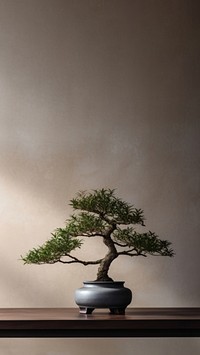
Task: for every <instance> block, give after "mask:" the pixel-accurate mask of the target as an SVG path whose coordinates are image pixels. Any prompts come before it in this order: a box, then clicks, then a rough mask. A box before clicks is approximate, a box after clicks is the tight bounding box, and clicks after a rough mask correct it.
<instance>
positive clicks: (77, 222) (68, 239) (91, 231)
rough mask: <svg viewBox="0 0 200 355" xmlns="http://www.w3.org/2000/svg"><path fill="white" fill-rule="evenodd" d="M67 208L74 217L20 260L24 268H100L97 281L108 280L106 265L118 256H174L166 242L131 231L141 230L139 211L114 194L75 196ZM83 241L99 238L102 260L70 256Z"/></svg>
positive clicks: (149, 235) (94, 193) (105, 191)
mask: <svg viewBox="0 0 200 355" xmlns="http://www.w3.org/2000/svg"><path fill="white" fill-rule="evenodd" d="M70 205H71V206H72V207H73V210H74V214H73V215H72V216H71V217H70V218H69V219H68V220H67V221H66V225H65V227H64V228H58V229H56V231H55V232H54V233H52V238H51V239H49V240H48V241H47V242H46V243H44V244H43V245H42V246H39V247H38V248H34V249H32V250H30V251H29V252H28V253H27V254H26V255H25V256H24V257H22V260H23V261H24V263H25V264H44V263H46V264H53V263H56V262H62V263H68V264H70V263H74V262H77V263H81V264H83V265H95V264H100V266H99V269H98V273H97V280H108V279H110V277H109V276H108V270H109V267H110V264H111V263H112V262H113V260H114V259H116V258H117V257H118V256H120V255H126V256H139V255H142V256H147V254H150V255H161V256H170V257H171V256H173V255H174V252H173V250H172V249H171V243H170V242H169V241H167V240H161V239H160V238H159V237H158V236H157V235H156V234H155V233H153V232H151V231H148V232H146V233H138V232H137V231H136V230H135V225H142V226H144V216H143V211H142V210H141V209H137V208H135V207H134V206H132V205H130V204H128V203H127V202H125V201H122V200H121V199H120V198H118V197H116V196H115V190H111V189H100V190H93V191H92V192H85V191H83V192H79V193H78V194H77V195H76V197H75V198H73V199H72V200H71V201H70ZM120 226H122V227H120ZM85 237H87V238H92V237H99V238H102V241H103V243H104V244H105V245H106V246H107V248H108V253H107V254H106V255H105V257H104V258H102V259H97V260H92V261H84V260H80V259H78V258H76V257H75V256H74V255H72V254H71V252H72V251H74V250H76V249H77V248H80V247H81V245H82V243H83V239H82V238H85ZM79 238H81V239H79Z"/></svg>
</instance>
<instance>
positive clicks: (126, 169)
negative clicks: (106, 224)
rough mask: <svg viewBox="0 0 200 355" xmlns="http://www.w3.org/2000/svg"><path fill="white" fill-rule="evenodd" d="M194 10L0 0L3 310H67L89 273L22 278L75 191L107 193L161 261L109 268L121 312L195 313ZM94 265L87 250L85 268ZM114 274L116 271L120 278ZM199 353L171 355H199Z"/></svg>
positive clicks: (52, 271)
mask: <svg viewBox="0 0 200 355" xmlns="http://www.w3.org/2000/svg"><path fill="white" fill-rule="evenodd" d="M198 8H199V1H196V0H193V1H189V0H188V1H187V0H162V1H160V0H154V1H153V0H148V1H147V0H134V1H131V0H19V1H15V0H0V152H1V154H0V216H1V235H0V253H1V257H0V280H1V292H0V307H59V306H61V307H69V306H74V299H73V298H74V290H75V289H76V288H78V287H80V286H81V284H82V281H83V280H85V279H87V280H88V279H94V278H95V274H96V268H95V267H94V268H93V267H88V268H84V267H82V266H79V265H71V266H64V265H44V266H37V265H36V266H34V265H31V266H24V265H23V263H22V262H21V261H20V260H19V259H20V255H22V254H24V253H26V252H27V250H28V249H30V248H32V247H34V246H37V245H39V244H41V243H43V242H44V241H45V240H46V239H47V238H49V237H50V233H51V232H52V231H53V230H54V229H55V228H56V227H59V226H63V225H64V221H65V220H66V218H67V217H68V216H69V214H70V213H71V210H70V207H69V205H68V202H69V200H70V199H71V198H72V197H73V196H74V194H75V193H76V192H77V191H78V190H85V189H94V188H101V187H108V188H116V189H117V194H118V195H119V196H120V197H122V198H124V199H126V200H127V201H129V202H130V203H131V204H135V206H136V207H138V208H142V209H144V212H145V217H146V226H147V229H150V230H152V231H155V232H156V233H157V234H159V235H160V237H162V238H163V239H169V240H170V241H171V242H172V243H173V247H174V249H175V252H176V256H175V257H174V258H173V259H171V258H154V257H149V258H142V259H140V258H135V259H134V260H133V259H128V258H127V259H128V260H127V259H125V258H124V259H122V260H121V262H120V260H119V259H118V260H117V261H116V263H113V265H112V268H111V274H112V277H113V278H115V279H116V280H117V279H118V280H119V279H124V280H126V285H127V286H128V287H130V288H131V289H132V291H133V294H134V297H133V302H132V306H135V307H140V306H141V307H142V306H144V307H145V306H152V307H153V306H183V307H184V306H200V284H199V264H200V263H199V246H200V241H199V230H200V226H199V211H200V208H199V207H200V198H199V196H200V175H199V172H200V153H199V152H200V139H199V137H200V118H199V114H200V108H199V102H200V95H199V94H200V90H199V89H200V85H199V74H200V70H199V69H200V67H199V62H200V58H199V57H200V45H199V38H200V26H199V9H198ZM99 253H100V254H103V253H104V248H103V247H102V246H101V245H100V244H99V243H98V242H97V243H96V244H92V245H91V246H88V247H87V254H88V255H90V258H96V257H97V256H99ZM122 266H123V267H122ZM108 348H109V349H110V352H111V353H112V354H116V355H118V354H127V355H129V354H133V349H135V351H134V354H138V355H144V354H147V353H148V354H152V355H158V354H162V355H165V354H169V341H167V340H166V339H159V340H158V339H157V340H156V341H154V340H151V339H146V340H141V339H132V340H126V341H125V340H112V339H107V340H103V339H102V340H94V339H93V340H78V341H75V340H59V341H58V340H53V339H51V340H45V339H43V340H28V339H27V340H20V341H19V340H12V341H7V340H5V339H1V340H0V355H13V354H26V353H27V351H28V352H29V354H30V355H61V354H62V355H63V354H66V355H68V354H70V355H75V354H79V353H80V352H81V354H83V355H84V354H88V355H90V354H96V355H98V354H101V353H102V351H103V349H105V351H107V349H108ZM199 350H200V343H199V341H197V340H196V339H182V340H180V339H179V340H178V339H173V340H172V341H170V354H184V355H185V354H188V353H190V354H191V355H196V354H197V353H198V352H199Z"/></svg>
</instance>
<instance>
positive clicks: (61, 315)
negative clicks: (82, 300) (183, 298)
mask: <svg viewBox="0 0 200 355" xmlns="http://www.w3.org/2000/svg"><path fill="white" fill-rule="evenodd" d="M199 336H200V308H128V309H127V310H126V314H125V315H111V314H109V311H108V310H95V311H94V313H92V314H91V315H85V314H80V313H79V310H78V308H3V309H0V337H37V338H42V337H56V338H58V337H68V338H74V337H199Z"/></svg>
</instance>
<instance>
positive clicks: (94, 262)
mask: <svg viewBox="0 0 200 355" xmlns="http://www.w3.org/2000/svg"><path fill="white" fill-rule="evenodd" d="M65 256H67V257H69V258H70V259H72V260H62V259H59V260H58V261H59V262H60V263H62V264H73V263H79V264H83V265H84V266H87V265H97V264H100V263H101V262H102V259H98V260H92V261H85V260H80V259H78V258H76V257H75V256H72V255H70V254H66V255H65Z"/></svg>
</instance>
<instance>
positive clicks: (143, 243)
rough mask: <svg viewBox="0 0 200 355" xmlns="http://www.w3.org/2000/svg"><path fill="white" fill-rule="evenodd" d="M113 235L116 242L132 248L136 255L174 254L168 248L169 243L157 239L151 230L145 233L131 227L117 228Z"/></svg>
mask: <svg viewBox="0 0 200 355" xmlns="http://www.w3.org/2000/svg"><path fill="white" fill-rule="evenodd" d="M113 237H114V239H115V240H116V241H117V242H122V243H123V244H122V245H123V246H124V247H128V248H130V249H131V248H133V250H134V251H135V252H136V253H137V254H138V255H144V256H146V254H150V255H162V256H173V255H174V252H173V250H172V249H171V248H170V245H171V243H170V242H169V241H167V240H161V239H159V237H158V236H157V235H156V234H155V233H153V232H151V231H149V232H147V233H137V232H136V231H135V230H134V229H133V228H126V229H120V228H117V230H116V231H115V232H114V234H113Z"/></svg>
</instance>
